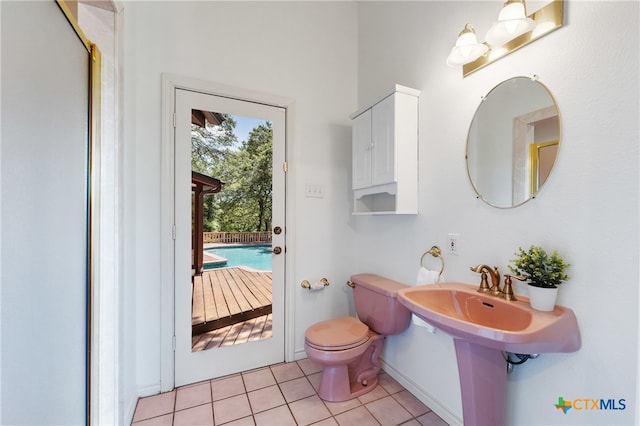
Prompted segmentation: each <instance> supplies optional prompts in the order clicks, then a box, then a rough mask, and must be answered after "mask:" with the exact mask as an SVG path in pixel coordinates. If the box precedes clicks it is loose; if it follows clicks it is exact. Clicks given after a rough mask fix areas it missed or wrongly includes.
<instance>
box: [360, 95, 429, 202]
mask: <svg viewBox="0 0 640 426" xmlns="http://www.w3.org/2000/svg"><path fill="white" fill-rule="evenodd" d="M419 96H420V91H418V90H415V89H410V88H408V87H404V86H400V85H396V86H395V89H394V91H393V92H392V93H390V94H388V95H386V96H385V97H383V98H382V99H381V100H379V101H378V102H376V103H375V104H373V105H371V106H369V107H366V108H363V109H360V110H358V111H357V112H355V113H353V114H352V115H351V117H350V118H351V119H352V159H353V165H352V167H353V177H352V188H353V197H354V206H353V214H417V213H418V98H419Z"/></svg>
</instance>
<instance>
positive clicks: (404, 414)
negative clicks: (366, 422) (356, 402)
mask: <svg viewBox="0 0 640 426" xmlns="http://www.w3.org/2000/svg"><path fill="white" fill-rule="evenodd" d="M365 407H367V410H369V412H371V414H373V417H375V418H376V420H378V422H380V424H381V425H382V426H395V425H399V424H401V423H403V422H406V421H407V420H409V419H411V418H412V417H413V416H412V415H411V413H409V412H408V411H407V410H405V409H404V408H402V405H400V404H399V403H398V401H396V400H395V399H393V398H392V397H390V396H387V397H386V398H382V399H378V400H376V401H373V402H370V403H368V404H367V405H365Z"/></svg>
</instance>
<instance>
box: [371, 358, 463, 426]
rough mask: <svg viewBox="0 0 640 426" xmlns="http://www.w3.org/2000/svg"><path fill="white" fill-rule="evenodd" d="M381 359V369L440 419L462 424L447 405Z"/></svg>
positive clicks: (453, 423) (451, 423)
mask: <svg viewBox="0 0 640 426" xmlns="http://www.w3.org/2000/svg"><path fill="white" fill-rule="evenodd" d="M381 361H382V369H383V370H384V371H385V372H386V373H387V374H388V375H390V376H391V377H393V378H394V379H395V380H396V381H397V382H398V383H400V384H401V385H402V386H404V388H405V389H406V390H408V391H409V392H411V394H412V395H413V396H415V397H416V398H418V399H419V400H420V401H421V402H422V403H423V404H425V405H426V406H428V407H429V408H430V409H431V410H432V411H433V412H434V413H436V414H437V415H438V416H440V418H442V420H444V421H445V422H447V423H449V424H450V425H462V424H463V423H462V419H461V418H459V417H458V416H457V415H456V414H454V413H453V412H452V411H451V410H450V409H449V408H448V407H446V406H444V405H442V404H441V403H440V402H439V401H438V400H437V399H436V398H435V397H434V396H433V395H431V394H429V393H428V392H425V391H424V390H423V389H422V388H420V386H419V385H418V384H417V383H415V382H414V381H413V380H411V379H410V378H408V377H407V376H405V375H403V374H401V373H400V372H398V370H396V369H395V368H393V367H392V366H391V365H389V364H387V363H386V362H385V361H384V359H381Z"/></svg>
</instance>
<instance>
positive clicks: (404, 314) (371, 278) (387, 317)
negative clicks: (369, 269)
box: [351, 274, 411, 336]
mask: <svg viewBox="0 0 640 426" xmlns="http://www.w3.org/2000/svg"><path fill="white" fill-rule="evenodd" d="M351 282H352V283H353V284H354V288H353V302H354V305H355V307H356V313H357V314H358V318H359V319H360V321H362V322H363V323H365V324H367V325H368V326H369V328H370V329H372V330H373V331H375V332H376V333H378V334H382V335H384V336H390V335H392V334H398V333H402V332H403V331H404V330H405V329H406V328H407V327H408V326H409V321H411V311H409V310H408V309H407V308H405V307H404V306H403V305H401V304H400V302H399V301H398V298H397V295H398V291H399V290H401V289H403V288H406V287H408V286H406V285H404V284H402V283H399V282H397V281H393V280H390V279H388V278H384V277H381V276H379V275H374V274H357V275H352V276H351Z"/></svg>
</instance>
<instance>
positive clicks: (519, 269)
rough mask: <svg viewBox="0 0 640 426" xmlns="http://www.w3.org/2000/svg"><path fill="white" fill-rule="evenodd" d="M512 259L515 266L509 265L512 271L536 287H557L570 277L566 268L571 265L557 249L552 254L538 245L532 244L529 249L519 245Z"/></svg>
mask: <svg viewBox="0 0 640 426" xmlns="http://www.w3.org/2000/svg"><path fill="white" fill-rule="evenodd" d="M515 255H516V258H515V259H512V260H511V262H512V263H513V266H511V265H509V269H510V270H511V272H513V273H515V274H517V275H519V276H521V277H525V278H526V279H527V281H528V282H529V284H531V285H533V286H536V287H547V288H555V287H557V286H559V285H560V284H562V282H563V281H566V280H568V279H569V276H568V275H567V274H566V273H565V270H566V269H567V268H568V267H569V266H571V265H570V264H568V263H565V261H564V260H562V257H560V255H559V254H558V251H557V250H554V251H553V252H552V253H551V255H549V254H547V252H546V251H544V249H542V248H541V247H538V246H531V247H529V249H528V250H526V251H525V250H524V249H523V248H522V247H518V251H517V252H516V253H515Z"/></svg>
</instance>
